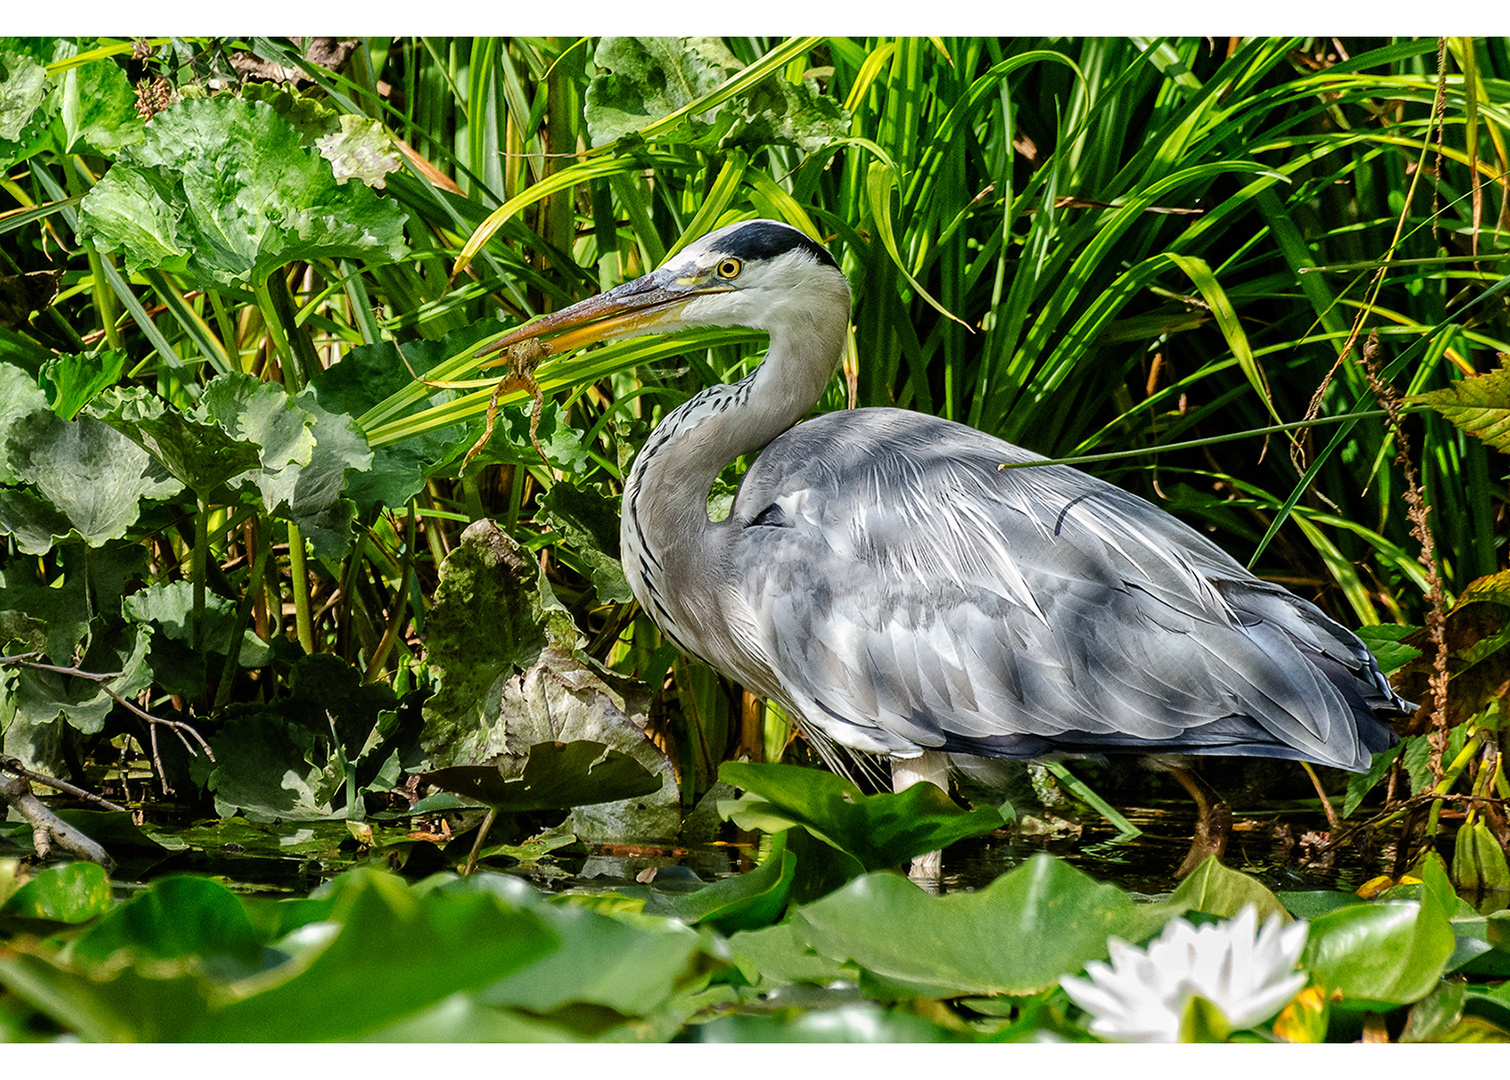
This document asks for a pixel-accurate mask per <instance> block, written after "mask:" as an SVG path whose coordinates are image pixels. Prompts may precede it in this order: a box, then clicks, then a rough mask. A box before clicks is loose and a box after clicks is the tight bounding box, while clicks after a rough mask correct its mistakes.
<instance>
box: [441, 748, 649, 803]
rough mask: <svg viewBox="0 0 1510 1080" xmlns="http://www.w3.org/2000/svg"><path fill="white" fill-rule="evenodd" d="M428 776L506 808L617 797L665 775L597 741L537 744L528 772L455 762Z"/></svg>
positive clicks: (645, 790)
mask: <svg viewBox="0 0 1510 1080" xmlns="http://www.w3.org/2000/svg"><path fill="white" fill-rule="evenodd" d="M423 778H424V779H425V780H426V781H427V782H429V783H431V784H433V785H434V786H436V787H438V788H442V789H443V790H446V791H451V792H455V793H456V794H458V795H465V796H466V797H467V798H469V799H476V800H477V801H478V802H482V803H486V804H487V805H489V806H491V807H493V809H495V810H497V811H498V812H500V813H504V814H522V813H528V812H530V811H533V810H557V809H566V808H568V807H573V806H585V805H590V804H592V803H603V802H616V801H617V800H619V799H632V798H634V797H636V796H638V795H649V794H650V793H652V792H655V791H659V790H660V788H661V780H660V777H658V776H656V775H654V774H653V773H651V772H650V770H649V769H646V768H645V767H644V766H643V765H641V764H640V763H639V762H637V761H635V760H634V759H633V758H632V757H630V756H629V755H628V754H624V753H621V752H619V751H617V750H610V749H608V747H606V746H604V745H603V744H602V743H595V742H571V743H559V742H550V743H539V744H537V745H535V746H532V747H530V748H529V755H528V759H527V760H526V761H525V764H524V772H523V774H522V775H521V776H519V777H518V778H516V779H509V778H507V777H505V776H504V775H503V774H502V773H500V772H499V771H498V768H497V766H494V765H452V766H450V767H449V768H444V769H436V770H434V771H433V772H428V773H424V774H423Z"/></svg>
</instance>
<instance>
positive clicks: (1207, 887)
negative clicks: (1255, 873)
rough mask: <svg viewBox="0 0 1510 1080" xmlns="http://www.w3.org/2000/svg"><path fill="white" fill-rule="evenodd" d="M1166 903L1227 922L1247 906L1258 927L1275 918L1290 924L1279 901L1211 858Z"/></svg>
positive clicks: (1188, 877)
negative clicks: (1273, 916) (1214, 916)
mask: <svg viewBox="0 0 1510 1080" xmlns="http://www.w3.org/2000/svg"><path fill="white" fill-rule="evenodd" d="M1169 903H1170V905H1171V906H1174V907H1178V908H1183V909H1187V910H1194V911H1204V912H1205V913H1206V914H1208V915H1216V916H1218V917H1220V918H1223V919H1230V918H1231V917H1232V916H1234V915H1236V914H1237V913H1238V912H1239V911H1241V910H1242V909H1243V908H1245V907H1247V906H1248V905H1250V904H1251V905H1253V907H1254V908H1255V909H1257V914H1258V921H1259V922H1260V923H1262V922H1263V921H1264V920H1265V919H1267V918H1268V917H1269V916H1270V915H1278V916H1279V917H1280V918H1281V919H1282V920H1284V921H1285V922H1289V921H1290V913H1289V912H1288V911H1286V910H1285V906H1284V904H1282V903H1280V900H1279V897H1277V896H1275V895H1274V894H1273V893H1272V892H1270V891H1269V890H1268V889H1267V888H1265V887H1264V886H1263V885H1262V884H1260V883H1259V881H1258V880H1257V879H1256V878H1252V877H1249V876H1248V875H1247V874H1244V873H1242V872H1241V871H1238V870H1229V869H1228V868H1227V867H1225V866H1223V865H1222V864H1221V863H1220V862H1218V861H1217V860H1216V859H1215V858H1210V859H1207V860H1206V861H1205V862H1203V863H1201V865H1200V866H1197V867H1196V868H1195V870H1193V871H1192V872H1191V873H1190V874H1189V876H1187V877H1186V878H1185V880H1184V881H1182V882H1180V885H1179V888H1177V889H1175V891H1174V893H1173V894H1172V895H1171V896H1170V897H1169Z"/></svg>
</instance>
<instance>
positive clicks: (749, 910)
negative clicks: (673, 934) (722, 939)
mask: <svg viewBox="0 0 1510 1080" xmlns="http://www.w3.org/2000/svg"><path fill="white" fill-rule="evenodd" d="M796 869H797V856H796V855H794V854H793V853H792V852H790V851H788V850H786V839H785V834H784V833H778V834H777V835H776V837H775V838H774V839H773V841H772V844H771V852H770V854H769V855H768V856H767V857H766V860H765V862H763V863H761V864H760V865H759V866H757V867H756V868H755V869H754V870H751V871H749V872H748V873H744V874H736V875H735V876H733V877H728V878H724V879H723V880H722V881H715V882H714V883H713V884H711V885H709V886H707V887H706V888H702V889H698V890H697V891H696V892H692V893H685V894H681V895H669V896H668V895H664V894H660V893H655V894H652V897H651V900H650V901H648V902H647V903H646V905H645V911H646V912H647V913H648V914H652V915H670V916H673V917H675V918H678V919H681V920H682V921H683V922H685V923H687V924H689V925H691V926H711V927H712V928H713V929H715V930H717V931H718V932H719V933H721V934H733V933H735V932H737V931H740V930H754V929H757V928H759V927H763V926H770V925H771V924H772V923H774V922H775V921H776V920H777V919H779V918H780V917H781V912H782V910H783V909H784V908H785V907H786V900H787V894H788V893H789V892H790V891H791V888H792V881H793V880H794V879H795V877H796Z"/></svg>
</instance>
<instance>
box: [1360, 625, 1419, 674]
mask: <svg viewBox="0 0 1510 1080" xmlns="http://www.w3.org/2000/svg"><path fill="white" fill-rule="evenodd" d="M1420 629H1421V628H1420V627H1419V626H1400V625H1397V624H1395V623H1377V624H1375V625H1373V626H1360V627H1358V630H1357V634H1358V636H1359V637H1360V638H1362V639H1363V643H1364V644H1365V645H1367V646H1368V648H1369V652H1371V653H1373V654H1374V659H1375V660H1377V661H1379V670H1380V671H1382V672H1384V674H1386V675H1393V674H1394V673H1395V672H1396V671H1398V670H1399V669H1400V668H1401V667H1402V666H1404V665H1405V664H1407V663H1409V662H1410V661H1412V660H1414V659H1415V658H1416V657H1418V656H1420V655H1421V650H1420V649H1418V648H1416V647H1415V646H1414V645H1407V644H1405V640H1404V639H1405V638H1407V637H1410V636H1411V635H1412V634H1415V633H1418V632H1419V631H1420Z"/></svg>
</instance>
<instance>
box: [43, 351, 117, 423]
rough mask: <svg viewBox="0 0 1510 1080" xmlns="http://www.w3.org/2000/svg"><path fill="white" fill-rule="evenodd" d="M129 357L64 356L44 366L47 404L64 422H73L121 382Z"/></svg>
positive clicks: (111, 353) (114, 355)
mask: <svg viewBox="0 0 1510 1080" xmlns="http://www.w3.org/2000/svg"><path fill="white" fill-rule="evenodd" d="M125 370H126V354H125V353H122V352H117V351H115V350H111V351H109V352H106V353H102V354H101V355H99V356H87V355H84V354H79V353H73V354H64V355H62V356H59V357H57V358H56V359H53V360H49V361H48V362H47V363H46V364H44V365H42V389H43V390H44V391H45V392H46V394H47V404H48V405H50V406H51V407H52V411H53V412H55V413H56V414H57V415H58V416H60V417H62V418H63V419H64V420H72V419H73V418H74V416H75V415H77V413H78V411H79V410H80V409H82V408H83V407H84V406H85V405H87V404H88V403H89V401H90V399H91V398H93V397H94V396H95V395H96V394H98V393H99V392H100V391H101V390H104V389H106V388H107V387H111V386H114V385H115V384H116V383H118V382H120V379H121V374H122V372H124V371H125Z"/></svg>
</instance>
